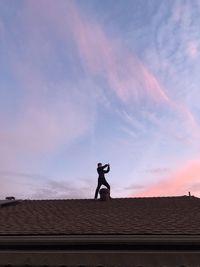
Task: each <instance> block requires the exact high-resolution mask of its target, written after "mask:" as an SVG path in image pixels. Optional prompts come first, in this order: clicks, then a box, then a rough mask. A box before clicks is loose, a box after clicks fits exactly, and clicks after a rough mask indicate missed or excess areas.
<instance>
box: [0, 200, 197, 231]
mask: <svg viewBox="0 0 200 267" xmlns="http://www.w3.org/2000/svg"><path fill="white" fill-rule="evenodd" d="M59 234H63V235H70V234H81V235H83V234H169V235H171V234H186V235H187V234H188V235H197V234H200V199H199V198H196V197H188V196H181V197H159V198H156V197H155V198H116V199H111V200H109V201H100V200H98V201H96V200H93V199H77V200H24V201H21V202H19V203H17V204H15V205H14V204H13V205H8V206H5V207H0V235H59Z"/></svg>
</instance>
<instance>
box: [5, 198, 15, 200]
mask: <svg viewBox="0 0 200 267" xmlns="http://www.w3.org/2000/svg"><path fill="white" fill-rule="evenodd" d="M6 200H15V197H6Z"/></svg>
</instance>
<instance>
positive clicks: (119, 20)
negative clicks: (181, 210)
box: [0, 0, 200, 199]
mask: <svg viewBox="0 0 200 267" xmlns="http://www.w3.org/2000/svg"><path fill="white" fill-rule="evenodd" d="M97 162H102V163H110V165H111V171H110V173H109V174H107V176H106V177H107V180H108V182H109V183H110V185H111V195H112V196H113V197H137V196H177V195H187V194H188V191H190V192H191V194H192V195H195V196H197V197H200V0H192V1H191V0H185V1H184V0H168V1H166V0H160V1H158V0H134V1H132V0H130V1H128V0H77V1H75V0H57V1H54V0H37V1H36V0H18V1H14V0H0V181H1V186H0V199H2V198H5V197H6V196H15V197H17V198H22V199H26V198H30V199H40V198H93V197H94V191H95V188H96V184H97V173H96V164H97Z"/></svg>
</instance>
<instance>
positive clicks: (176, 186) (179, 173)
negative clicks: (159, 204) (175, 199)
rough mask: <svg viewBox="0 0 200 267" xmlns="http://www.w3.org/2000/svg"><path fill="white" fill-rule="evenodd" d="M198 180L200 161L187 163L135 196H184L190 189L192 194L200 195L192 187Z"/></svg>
mask: <svg viewBox="0 0 200 267" xmlns="http://www.w3.org/2000/svg"><path fill="white" fill-rule="evenodd" d="M199 178H200V160H193V161H189V162H186V163H185V164H184V165H183V166H182V167H180V168H179V169H178V170H176V171H175V172H174V174H172V175H170V176H169V177H168V178H166V179H164V180H163V181H161V182H159V183H157V184H155V185H150V186H149V187H147V188H146V189H145V190H144V191H142V192H140V193H138V194H137V196H140V197H143V196H146V197H148V196H173V195H185V194H187V193H188V191H190V190H191V189H192V190H193V191H192V193H193V194H200V190H199V187H198V188H196V190H195V187H194V185H195V184H198V183H199V181H200V180H199Z"/></svg>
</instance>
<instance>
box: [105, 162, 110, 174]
mask: <svg viewBox="0 0 200 267" xmlns="http://www.w3.org/2000/svg"><path fill="white" fill-rule="evenodd" d="M105 166H107V167H108V169H107V170H106V171H104V173H108V172H109V171H110V165H109V164H106V165H105Z"/></svg>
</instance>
